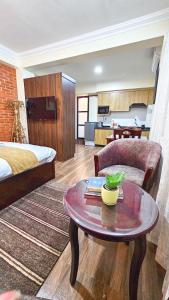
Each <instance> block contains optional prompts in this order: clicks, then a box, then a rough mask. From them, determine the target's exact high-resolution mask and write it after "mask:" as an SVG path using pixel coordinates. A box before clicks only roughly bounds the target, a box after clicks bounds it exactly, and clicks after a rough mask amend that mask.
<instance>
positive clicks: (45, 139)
mask: <svg viewBox="0 0 169 300" xmlns="http://www.w3.org/2000/svg"><path fill="white" fill-rule="evenodd" d="M24 85H25V98H26V99H27V98H36V97H46V96H55V99H56V107H57V118H56V120H32V119H29V118H28V134H29V142H30V143H31V144H35V145H40V146H48V147H51V148H54V149H55V150H56V151H57V158H56V159H57V160H59V161H65V160H67V159H69V158H71V157H73V156H74V153H75V81H74V80H73V79H72V78H70V77H69V76H67V75H65V74H63V73H56V74H50V75H46V76H38V77H32V78H27V79H25V80H24Z"/></svg>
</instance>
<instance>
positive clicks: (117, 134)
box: [106, 127, 142, 144]
mask: <svg viewBox="0 0 169 300" xmlns="http://www.w3.org/2000/svg"><path fill="white" fill-rule="evenodd" d="M141 133H142V130H141V128H131V127H126V128H117V129H114V134H113V135H111V136H108V137H107V138H106V139H107V144H109V143H111V142H112V141H115V140H118V139H122V138H124V139H126V138H136V137H137V138H138V139H140V138H141Z"/></svg>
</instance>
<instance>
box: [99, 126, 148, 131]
mask: <svg viewBox="0 0 169 300" xmlns="http://www.w3.org/2000/svg"><path fill="white" fill-rule="evenodd" d="M126 127H127V126H126ZM126 127H119V128H114V127H108V126H103V127H97V128H95V129H100V130H114V129H122V128H126ZM132 128H134V127H132ZM136 128H139V127H136ZM142 131H150V128H149V127H145V128H142Z"/></svg>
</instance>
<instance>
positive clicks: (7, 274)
mask: <svg viewBox="0 0 169 300" xmlns="http://www.w3.org/2000/svg"><path fill="white" fill-rule="evenodd" d="M64 190H65V186H64V185H60V184H57V183H56V181H51V182H48V183H47V184H45V185H43V186H41V187H40V188H38V189H36V190H35V191H33V192H31V193H30V194H28V195H26V196H25V197H23V198H21V199H20V200H18V201H16V202H15V203H13V204H12V205H11V206H9V207H8V208H6V209H4V210H2V211H0V289H18V290H20V291H21V292H22V293H23V294H28V295H36V293H37V291H38V290H39V288H40V287H41V285H42V284H43V282H44V281H45V279H46V278H47V276H48V274H49V273H50V271H51V270H52V268H53V266H54V265H55V263H56V262H57V260H58V259H59V257H60V255H61V254H62V252H63V250H64V249H65V247H66V245H67V243H68V241H69V236H68V226H69V218H68V216H66V215H65V212H64V208H63V194H64Z"/></svg>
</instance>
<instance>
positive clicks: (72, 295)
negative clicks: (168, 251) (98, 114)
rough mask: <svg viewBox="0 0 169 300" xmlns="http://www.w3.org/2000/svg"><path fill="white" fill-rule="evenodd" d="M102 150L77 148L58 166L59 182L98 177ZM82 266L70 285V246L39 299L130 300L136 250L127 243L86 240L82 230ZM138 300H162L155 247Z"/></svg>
mask: <svg viewBox="0 0 169 300" xmlns="http://www.w3.org/2000/svg"><path fill="white" fill-rule="evenodd" d="M98 150H99V148H93V147H85V146H82V145H77V150H76V155H75V157H74V158H73V159H70V160H68V161H66V162H64V163H61V162H57V163H56V179H57V181H58V182H60V183H66V184H69V185H71V184H73V183H75V182H77V181H78V180H80V179H83V178H87V177H88V176H93V175H94V164H93V155H94V153H96V152H97V151H98ZM79 240H80V243H79V244H80V263H79V270H78V276H77V283H76V285H75V287H74V288H72V287H71V286H70V284H69V274H70V263H71V261H70V258H71V256H70V245H68V246H67V247H66V249H65V251H64V252H63V254H62V256H61V257H60V259H59V261H58V262H57V263H56V265H55V267H54V268H53V270H52V271H51V273H50V274H49V276H48V278H47V280H46V281H45V283H44V284H43V286H42V287H41V289H40V290H39V292H38V294H37V296H38V297H43V298H48V299H59V300H64V299H66V300H72V299H73V300H75V299H76V300H82V299H84V300H101V299H104V300H110V299H111V300H127V299H128V273H129V267H130V261H131V255H132V250H133V245H132V242H131V243H130V246H127V245H125V244H124V243H110V242H103V241H101V240H96V239H93V238H91V237H85V236H84V234H83V232H81V231H80V230H79ZM147 244H148V245H147V246H148V247H147V254H146V257H145V260H144V262H143V266H142V270H141V274H140V279H139V292H138V300H161V299H162V296H161V286H162V279H163V274H162V272H161V270H160V268H159V267H158V266H157V264H156V262H155V259H154V254H155V249H154V246H153V245H152V244H150V243H147Z"/></svg>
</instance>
